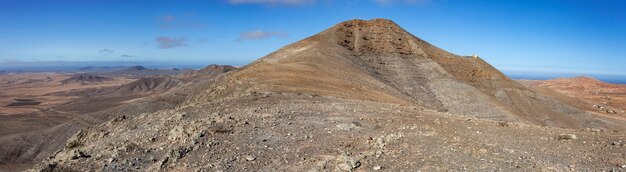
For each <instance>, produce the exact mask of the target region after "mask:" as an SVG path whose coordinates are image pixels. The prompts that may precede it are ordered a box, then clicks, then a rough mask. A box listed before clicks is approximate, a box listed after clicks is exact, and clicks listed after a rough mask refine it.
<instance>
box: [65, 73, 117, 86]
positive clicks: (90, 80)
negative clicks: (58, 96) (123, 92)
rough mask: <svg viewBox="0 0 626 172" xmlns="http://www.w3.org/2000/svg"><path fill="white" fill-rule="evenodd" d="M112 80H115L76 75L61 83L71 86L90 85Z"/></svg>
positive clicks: (84, 74) (82, 74)
mask: <svg viewBox="0 0 626 172" xmlns="http://www.w3.org/2000/svg"><path fill="white" fill-rule="evenodd" d="M112 80H113V79H111V78H108V77H103V76H97V75H91V74H86V73H81V74H76V75H74V76H72V77H70V78H67V79H64V80H62V81H61V83H63V84H69V83H82V84H88V83H96V82H106V81H112Z"/></svg>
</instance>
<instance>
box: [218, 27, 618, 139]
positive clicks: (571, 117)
mask: <svg viewBox="0 0 626 172" xmlns="http://www.w3.org/2000/svg"><path fill="white" fill-rule="evenodd" d="M227 80H228V81H227V82H224V83H223V84H224V85H222V86H218V87H223V88H226V89H224V90H219V91H217V90H209V91H216V95H215V96H216V97H211V98H219V97H221V96H224V95H237V94H241V93H245V92H268V91H269V92H292V93H312V94H320V95H327V96H335V97H341V98H347V99H356V100H369V101H377V102H383V103H400V104H413V103H416V104H418V105H421V106H424V107H426V108H429V109H434V110H437V111H442V112H445V111H448V112H452V113H456V114H461V115H467V116H474V117H480V118H487V119H497V120H502V121H517V122H525V123H533V124H539V125H547V126H555V127H571V128H586V127H600V128H608V129H624V128H625V125H626V122H625V121H618V122H611V121H606V120H601V119H598V118H597V117H596V116H594V115H593V114H589V113H586V112H584V111H580V110H578V109H575V108H572V107H570V106H567V105H564V104H562V103H560V102H559V101H556V100H554V99H551V98H549V97H546V96H543V95H541V94H537V93H536V92H534V91H532V90H529V89H527V88H526V87H524V86H522V85H520V84H518V83H516V82H515V81H513V80H511V79H509V78H508V77H506V76H505V75H503V74H502V73H501V72H499V71H498V70H496V69H495V68H493V67H492V66H490V65H489V64H487V63H486V62H485V61H483V60H482V59H480V58H470V57H462V56H456V55H453V54H451V53H448V52H446V51H444V50H441V49H439V48H437V47H435V46H432V45H430V44H428V43H427V42H425V41H423V40H421V39H419V38H417V37H415V36H413V35H411V34H409V33H408V32H406V31H404V30H403V29H402V28H400V27H399V26H398V25H396V24H395V23H393V22H391V21H389V20H383V19H376V20H371V21H362V20H352V21H347V22H343V23H340V24H338V25H336V26H334V27H332V28H330V29H328V30H326V31H324V32H321V33H320V34H317V35H315V36H312V37H309V38H307V39H305V40H302V41H299V42H296V43H294V44H292V45H289V46H286V47H284V48H281V49H280V50H278V51H276V52H274V53H271V54H269V55H267V56H266V57H264V58H261V59H259V60H257V61H255V62H253V63H252V64H250V65H248V66H246V67H244V68H242V69H241V70H240V71H238V72H236V73H234V74H233V75H232V76H231V77H230V78H229V79H227ZM211 95H212V94H208V96H211Z"/></svg>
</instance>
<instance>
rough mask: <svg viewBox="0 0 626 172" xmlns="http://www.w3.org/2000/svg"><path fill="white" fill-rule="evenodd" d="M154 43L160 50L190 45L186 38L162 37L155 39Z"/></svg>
mask: <svg viewBox="0 0 626 172" xmlns="http://www.w3.org/2000/svg"><path fill="white" fill-rule="evenodd" d="M154 41H155V42H156V43H157V47H158V48H160V49H169V48H176V47H184V46H187V45H188V43H187V42H188V40H187V38H185V37H167V36H160V37H157V38H155V39H154Z"/></svg>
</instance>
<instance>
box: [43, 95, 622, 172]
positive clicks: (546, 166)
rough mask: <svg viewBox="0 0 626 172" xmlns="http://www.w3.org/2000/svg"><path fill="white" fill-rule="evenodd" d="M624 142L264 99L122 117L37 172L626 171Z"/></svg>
mask: <svg viewBox="0 0 626 172" xmlns="http://www.w3.org/2000/svg"><path fill="white" fill-rule="evenodd" d="M242 100H245V101H242ZM285 100H287V101H285ZM624 138H626V134H625V133H623V132H615V131H603V130H597V129H582V130H580V129H579V130H573V129H558V128H551V127H539V126H534V125H526V124H515V123H505V122H496V121H490V120H482V119H475V118H469V117H462V116H459V115H455V114H448V113H441V112H435V111H430V110H425V109H422V108H420V107H414V106H401V105H396V104H381V103H373V102H364V101H347V100H341V99H336V98H330V97H320V96H317V95H302V94H301V95H298V94H272V93H264V94H254V95H248V96H246V97H245V99H238V100H237V101H218V102H211V103H208V104H206V105H188V106H184V107H180V108H177V109H172V110H163V111H159V112H156V113H147V114H142V115H139V116H136V117H124V116H122V117H118V118H117V119H115V120H113V121H110V122H108V123H106V124H104V125H102V126H98V127H95V128H93V129H90V130H87V131H82V132H80V133H79V134H78V135H76V136H75V137H74V138H72V139H70V141H69V142H68V145H67V146H66V147H65V148H64V149H63V150H62V151H60V152H59V153H57V154H55V155H54V156H52V157H51V158H50V159H49V160H47V161H46V162H45V163H42V164H40V165H39V166H38V167H37V168H38V169H39V170H42V171H64V170H76V171H220V170H222V171H250V170H253V171H351V170H356V171H358V170H363V171H371V170H385V171H416V170H422V171H441V170H453V171H460V170H470V171H493V170H498V171H501V170H502V171H565V170H576V171H602V170H604V171H609V170H617V171H620V170H621V171H624V170H626V147H625V146H624V144H625V143H626V142H624Z"/></svg>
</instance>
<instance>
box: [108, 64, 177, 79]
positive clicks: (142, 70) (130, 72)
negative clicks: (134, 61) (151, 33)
mask: <svg viewBox="0 0 626 172" xmlns="http://www.w3.org/2000/svg"><path fill="white" fill-rule="evenodd" d="M182 73H183V71H181V70H179V69H176V68H169V69H151V68H146V67H143V66H131V67H129V68H126V69H123V70H117V71H113V72H107V73H103V74H109V75H126V76H131V77H138V78H141V77H147V76H165V75H166V76H176V75H179V74H182Z"/></svg>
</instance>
